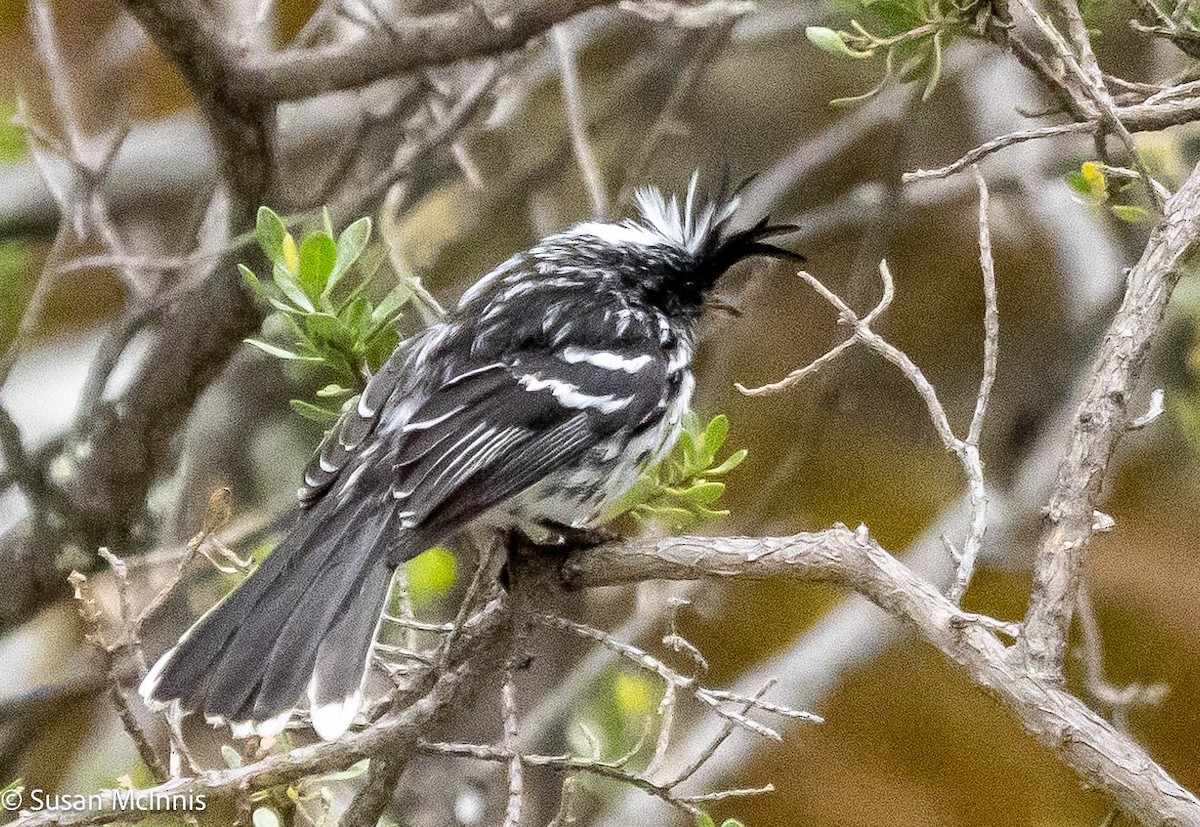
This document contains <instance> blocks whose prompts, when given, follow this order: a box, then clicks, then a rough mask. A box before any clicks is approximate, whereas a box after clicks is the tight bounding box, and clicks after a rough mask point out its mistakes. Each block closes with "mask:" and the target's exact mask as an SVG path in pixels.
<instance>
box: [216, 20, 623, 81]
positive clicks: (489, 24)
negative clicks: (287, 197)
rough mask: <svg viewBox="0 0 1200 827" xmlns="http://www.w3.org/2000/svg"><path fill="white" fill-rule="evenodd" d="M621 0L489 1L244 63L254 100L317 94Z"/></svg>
mask: <svg viewBox="0 0 1200 827" xmlns="http://www.w3.org/2000/svg"><path fill="white" fill-rule="evenodd" d="M612 2H614V0H517V2H513V3H510V4H509V5H508V6H507V8H506V9H505V10H504V13H503V15H502V16H498V17H497V18H496V19H493V17H492V16H489V15H487V14H485V13H484V11H483V7H482V5H480V4H478V3H471V4H468V5H467V6H466V7H464V8H463V9H462V10H458V11H451V12H445V13H443V14H435V15H428V16H426V17H421V18H417V19H414V20H408V21H404V22H400V23H393V24H392V25H391V26H389V30H388V32H387V33H386V34H381V35H377V36H373V37H365V38H362V39H360V40H357V41H354V42H352V43H350V44H342V43H339V44H335V45H330V46H314V47H312V48H308V49H285V50H284V51H282V52H277V53H275V54H272V55H267V56H265V57H256V58H250V59H247V60H246V61H245V62H244V63H243V64H242V65H241V66H239V69H238V81H239V83H240V85H241V89H242V92H243V94H244V95H246V96H247V97H248V98H250V99H253V100H261V101H284V100H298V99H302V98H310V97H314V96H316V95H322V94H324V93H326V92H333V91H336V90H339V89H352V88H356V87H359V86H365V85H366V84H368V83H372V82H373V81H376V80H380V79H382V78H385V77H391V76H393V75H400V74H404V73H405V72H411V71H412V70H414V69H421V68H426V67H430V66H442V65H445V64H448V63H453V62H454V61H457V60H462V59H464V58H470V57H485V56H488V55H496V54H500V53H502V52H507V51H511V50H513V49H517V48H520V47H521V46H522V45H524V44H525V43H526V42H528V41H529V40H530V39H532V38H534V37H537V36H538V35H540V34H542V33H544V32H546V31H547V30H549V29H550V28H551V27H552V26H554V25H555V24H557V23H561V22H563V21H564V20H567V19H569V18H571V17H574V16H575V15H577V14H580V13H582V12H585V11H587V10H589V9H591V8H594V7H596V6H602V5H609V4H611V3H612Z"/></svg>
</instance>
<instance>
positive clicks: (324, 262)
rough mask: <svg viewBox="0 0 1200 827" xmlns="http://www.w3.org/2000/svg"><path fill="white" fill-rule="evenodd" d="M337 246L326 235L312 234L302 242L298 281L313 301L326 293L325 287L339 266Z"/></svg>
mask: <svg viewBox="0 0 1200 827" xmlns="http://www.w3.org/2000/svg"><path fill="white" fill-rule="evenodd" d="M337 257H338V252H337V245H336V244H334V243H333V238H332V237H331V236H328V235H326V234H325V233H312V234H310V235H307V236H305V237H304V240H303V241H302V242H300V272H299V275H298V281H299V282H300V287H301V288H303V290H304V294H305V295H306V296H308V297H309V298H310V299H312V300H313V301H316V300H317V297H318V296H320V295H321V294H323V293H324V292H325V285H326V284H327V283H328V281H329V276H330V274H331V273H333V268H334V265H336V264H337Z"/></svg>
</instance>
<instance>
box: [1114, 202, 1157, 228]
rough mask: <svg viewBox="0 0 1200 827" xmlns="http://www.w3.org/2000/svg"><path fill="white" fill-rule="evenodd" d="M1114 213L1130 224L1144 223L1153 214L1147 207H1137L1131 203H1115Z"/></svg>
mask: <svg viewBox="0 0 1200 827" xmlns="http://www.w3.org/2000/svg"><path fill="white" fill-rule="evenodd" d="M1112 211H1113V215H1115V216H1116V217H1117V218H1119V219H1121V220H1122V221H1125V222H1128V223H1130V224H1143V223H1145V222H1147V221H1149V220H1150V219H1151V218H1152V216H1151V214H1150V211H1149V210H1148V209H1146V208H1145V207H1135V206H1133V205H1131V204H1113V206H1112Z"/></svg>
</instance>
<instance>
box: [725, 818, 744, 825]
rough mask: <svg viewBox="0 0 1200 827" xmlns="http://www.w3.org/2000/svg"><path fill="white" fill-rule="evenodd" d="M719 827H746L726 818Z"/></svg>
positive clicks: (735, 820) (734, 819) (733, 819)
mask: <svg viewBox="0 0 1200 827" xmlns="http://www.w3.org/2000/svg"><path fill="white" fill-rule="evenodd" d="M721 827H746V825H745V824H742V822H740V821H738V820H737V819H736V818H727V819H725V820H724V821H723V822H721Z"/></svg>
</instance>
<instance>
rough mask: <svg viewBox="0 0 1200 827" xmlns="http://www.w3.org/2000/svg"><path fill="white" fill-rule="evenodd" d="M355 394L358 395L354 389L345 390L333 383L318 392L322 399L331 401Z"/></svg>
mask: <svg viewBox="0 0 1200 827" xmlns="http://www.w3.org/2000/svg"><path fill="white" fill-rule="evenodd" d="M355 393H357V391H356V390H354V389H353V388H343V387H342V386H341V385H339V384H337V383H333V384H329V385H326V386H325V387H323V388H321V389H320V390H319V391H317V396H319V397H321V398H322V399H330V398H334V397H338V396H353V395H354V394H355Z"/></svg>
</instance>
